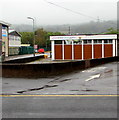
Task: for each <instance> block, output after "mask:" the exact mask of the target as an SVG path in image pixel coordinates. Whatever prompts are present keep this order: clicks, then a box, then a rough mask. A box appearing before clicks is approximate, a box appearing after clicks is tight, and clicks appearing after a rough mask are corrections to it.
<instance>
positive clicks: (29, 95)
mask: <svg viewBox="0 0 119 120" xmlns="http://www.w3.org/2000/svg"><path fill="white" fill-rule="evenodd" d="M117 96H119V95H0V97H117Z"/></svg>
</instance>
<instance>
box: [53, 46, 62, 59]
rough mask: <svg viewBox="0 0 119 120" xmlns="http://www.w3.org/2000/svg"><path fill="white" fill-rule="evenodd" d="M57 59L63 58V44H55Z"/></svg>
mask: <svg viewBox="0 0 119 120" xmlns="http://www.w3.org/2000/svg"><path fill="white" fill-rule="evenodd" d="M55 59H62V45H55Z"/></svg>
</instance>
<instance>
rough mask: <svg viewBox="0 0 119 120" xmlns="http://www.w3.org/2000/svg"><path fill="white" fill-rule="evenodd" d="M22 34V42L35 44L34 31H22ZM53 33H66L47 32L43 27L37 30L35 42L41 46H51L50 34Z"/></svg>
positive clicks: (58, 33) (57, 33)
mask: <svg viewBox="0 0 119 120" xmlns="http://www.w3.org/2000/svg"><path fill="white" fill-rule="evenodd" d="M20 34H21V35H22V38H21V42H22V44H31V46H33V39H34V38H33V37H34V34H33V32H20ZM52 35H64V34H62V33H60V32H47V31H45V30H44V29H43V28H39V29H37V30H36V31H35V44H37V45H38V46H39V47H46V49H47V47H50V36H52Z"/></svg>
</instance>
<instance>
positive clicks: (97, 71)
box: [2, 62, 118, 118]
mask: <svg viewBox="0 0 119 120" xmlns="http://www.w3.org/2000/svg"><path fill="white" fill-rule="evenodd" d="M117 74H118V70H117V62H113V63H108V64H104V65H101V66H97V67H94V68H89V69H87V70H83V71H75V72H73V73H70V74H66V75H62V76H52V77H50V78H40V79H11V78H3V80H2V81H3V82H2V87H3V91H2V94H3V95H17V96H5V97H3V98H2V105H3V108H2V112H3V113H2V115H3V118H117V97H116V96H115V95H116V94H117ZM44 95H45V96H44ZM48 95H51V96H48ZM56 95H57V96H56ZM58 95H59V96H58ZM61 95H62V96H61ZM68 95H71V96H68ZM85 95H87V96H85ZM88 95H91V96H88ZM98 95H100V96H98ZM109 95H110V96H109Z"/></svg>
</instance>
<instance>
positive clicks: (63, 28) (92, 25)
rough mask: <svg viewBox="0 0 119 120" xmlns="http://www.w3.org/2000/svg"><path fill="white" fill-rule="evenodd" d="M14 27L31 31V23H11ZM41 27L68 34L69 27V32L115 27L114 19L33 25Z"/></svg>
mask: <svg viewBox="0 0 119 120" xmlns="http://www.w3.org/2000/svg"><path fill="white" fill-rule="evenodd" d="M13 26H14V29H15V30H16V31H18V32H31V31H32V25H27V24H21V25H13ZM37 28H43V29H44V30H46V31H51V32H61V33H65V34H69V28H70V33H71V34H76V33H77V34H78V33H79V34H91V33H95V34H98V33H104V32H107V29H109V28H114V29H117V22H116V21H103V22H94V21H91V22H89V23H84V24H72V25H68V24H67V25H66V24H65V25H42V26H40V25H39V26H35V29H37Z"/></svg>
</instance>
